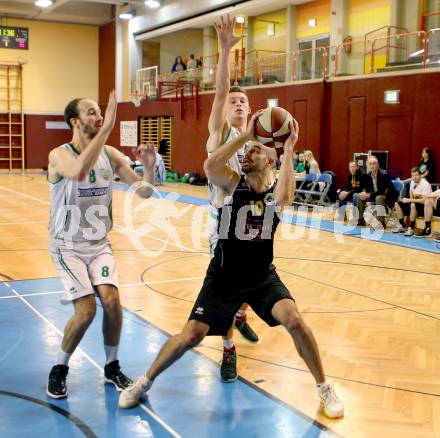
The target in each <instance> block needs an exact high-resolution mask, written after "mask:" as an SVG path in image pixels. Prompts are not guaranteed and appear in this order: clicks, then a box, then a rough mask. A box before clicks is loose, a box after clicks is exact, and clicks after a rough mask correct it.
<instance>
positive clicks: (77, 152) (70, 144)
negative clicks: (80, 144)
mask: <svg viewBox="0 0 440 438" xmlns="http://www.w3.org/2000/svg"><path fill="white" fill-rule="evenodd" d="M66 144H67V145H68V146H70V148H71V149H72V151H73V152H75V154H77V155H79V154H80V152H79V150H78V149H77V148H76V147H75V146H74V145H73V143H66Z"/></svg>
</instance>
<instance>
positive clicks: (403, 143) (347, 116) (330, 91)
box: [26, 73, 440, 182]
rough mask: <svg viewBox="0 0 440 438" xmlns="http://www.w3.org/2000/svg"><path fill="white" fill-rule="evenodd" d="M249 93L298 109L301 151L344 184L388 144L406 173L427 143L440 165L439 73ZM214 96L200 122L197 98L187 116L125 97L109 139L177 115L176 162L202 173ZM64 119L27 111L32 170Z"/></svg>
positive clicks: (256, 100)
mask: <svg viewBox="0 0 440 438" xmlns="http://www.w3.org/2000/svg"><path fill="white" fill-rule="evenodd" d="M387 89H400V96H401V103H400V104H395V105H389V104H385V103H384V102H383V94H384V91H385V90H387ZM248 96H249V100H250V103H251V108H252V111H256V110H258V109H259V108H264V107H265V106H266V100H267V99H269V98H278V99H279V105H280V106H282V107H284V108H286V109H287V110H289V111H291V112H292V113H293V114H295V115H296V116H297V118H298V120H299V122H300V139H299V143H298V147H297V149H298V150H301V149H304V148H307V149H311V150H312V151H313V152H314V154H315V156H316V157H317V159H318V161H319V163H320V167H321V170H333V171H334V172H335V173H337V174H338V175H339V178H338V181H339V182H341V181H343V180H344V179H345V175H346V173H347V162H348V161H349V160H350V159H352V154H353V152H366V151H368V150H377V149H383V148H388V150H390V167H391V168H392V169H401V170H402V174H401V177H402V178H405V177H408V176H409V170H410V167H412V166H413V165H416V164H417V163H418V161H419V158H420V152H421V149H422V148H423V147H424V146H429V147H431V148H432V149H433V151H434V156H435V159H436V163H437V166H438V167H440V138H439V128H438V127H439V122H438V118H439V116H438V115H439V114H440V74H439V73H420V74H409V75H406V76H398V77H394V76H391V77H382V78H373V77H372V78H362V79H355V80H336V81H330V82H325V83H324V82H319V83H311V84H295V85H289V86H279V87H267V88H266V87H265V88H254V89H248ZM213 97H214V96H213V94H205V95H201V96H200V102H199V108H200V117H199V119H198V120H197V119H196V118H195V107H194V101H186V102H185V105H184V118H183V119H181V118H180V102H167V101H154V100H151V101H148V102H146V103H144V104H143V105H141V106H140V107H138V108H136V107H135V106H134V105H133V104H131V103H121V104H119V106H118V118H117V122H116V126H115V129H114V131H113V133H112V135H111V136H110V138H109V141H108V143H109V144H111V145H114V146H116V147H118V145H119V122H120V121H121V120H136V119H137V118H138V117H140V116H143V115H145V116H158V115H170V116H173V121H174V124H173V145H174V146H173V163H172V166H173V168H174V169H175V170H177V171H178V172H180V173H185V172H198V173H202V172H203V161H204V160H205V157H206V152H205V142H206V139H207V137H208V128H207V126H208V118H209V113H210V110H211V105H212V101H213ZM106 98H107V97H106ZM57 119H62V117H59V118H56V117H54V116H30V115H28V116H26V138H27V139H26V151H27V163H26V166H27V167H28V168H38V167H43V166H45V165H46V163H47V154H48V152H49V151H50V149H52V148H53V147H55V146H56V145H58V144H61V143H63V142H64V141H66V140H68V139H69V138H70V132H69V131H46V130H45V128H44V122H45V120H57ZM127 150H128V148H125V151H127Z"/></svg>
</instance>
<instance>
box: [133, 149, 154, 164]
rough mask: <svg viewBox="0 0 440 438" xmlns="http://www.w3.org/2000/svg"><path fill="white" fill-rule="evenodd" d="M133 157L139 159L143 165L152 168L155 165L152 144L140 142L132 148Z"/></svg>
mask: <svg viewBox="0 0 440 438" xmlns="http://www.w3.org/2000/svg"><path fill="white" fill-rule="evenodd" d="M133 154H134V156H135V159H136V160H138V161H140V162H141V163H142V165H143V166H145V167H148V168H153V167H154V166H155V165H156V151H155V149H154V144H151V143H147V144H140V145H139V146H138V147H137V148H133Z"/></svg>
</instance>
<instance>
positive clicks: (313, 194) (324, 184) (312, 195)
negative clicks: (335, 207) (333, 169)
mask: <svg viewBox="0 0 440 438" xmlns="http://www.w3.org/2000/svg"><path fill="white" fill-rule="evenodd" d="M331 185H332V176H331V175H330V174H328V173H323V174H322V175H320V177H319V178H318V180H317V181H316V183H315V185H314V187H313V189H312V190H310V191H309V193H308V194H307V196H308V199H309V200H310V201H311V203H316V204H317V205H322V206H325V205H329V204H331V201H330V199H329V197H328V192H329V190H330V187H331ZM316 188H317V189H318V190H315V189H316Z"/></svg>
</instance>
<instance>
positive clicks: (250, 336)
mask: <svg viewBox="0 0 440 438" xmlns="http://www.w3.org/2000/svg"><path fill="white" fill-rule="evenodd" d="M235 327H236V329H237V330H238V331H239V332H240V333H241V334H242V336H243V337H244V338H245V339H247V340H248V341H250V342H258V336H257V334H256V333H255V332H254V331H253V330H252V327H251V326H250V325H249V324H248V322H247V316H246V315H243V316H240V317H238V316H236V317H235Z"/></svg>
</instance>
